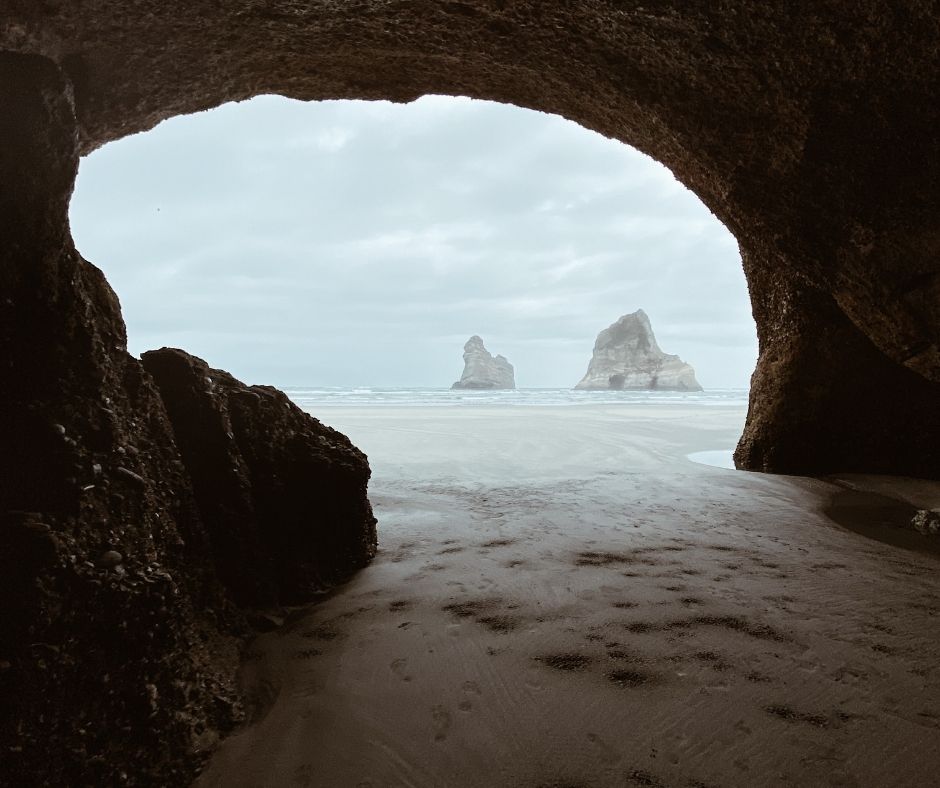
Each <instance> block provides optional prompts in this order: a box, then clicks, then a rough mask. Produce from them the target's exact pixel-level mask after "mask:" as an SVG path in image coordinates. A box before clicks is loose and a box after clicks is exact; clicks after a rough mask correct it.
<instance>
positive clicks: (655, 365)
mask: <svg viewBox="0 0 940 788" xmlns="http://www.w3.org/2000/svg"><path fill="white" fill-rule="evenodd" d="M575 388H576V389H618V390H619V389H627V390H638V389H639V390H650V391H701V390H702V387H701V386H700V385H699V384H698V381H697V380H696V379H695V370H694V369H692V367H690V366H689V365H688V364H686V363H685V362H683V361H682V360H681V359H680V358H679V357H678V356H671V355H669V354H668V353H663V351H662V350H660V348H659V345H658V344H656V337H655V336H653V329H652V326H650V321H649V318H648V317H647V316H646V312H644V311H643V310H642V309H638V310H637V311H636V312H634V313H633V314H629V315H624V316H623V317H621V318H620V319H619V320H618V321H617V322H616V323H614V324H613V325H611V326H608V327H607V328H605V329H604V330H603V331H601V333H600V334H598V335H597V341H596V342H595V343H594V355H593V356H592V357H591V363H590V364H589V365H588V371H587V373H585V375H584V377H583V378H582V379H581V382H580V383H578V385H577V386H575Z"/></svg>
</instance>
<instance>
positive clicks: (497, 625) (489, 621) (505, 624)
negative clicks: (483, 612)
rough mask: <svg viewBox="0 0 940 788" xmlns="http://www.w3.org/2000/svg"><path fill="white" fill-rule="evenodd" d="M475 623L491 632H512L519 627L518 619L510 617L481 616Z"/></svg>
mask: <svg viewBox="0 0 940 788" xmlns="http://www.w3.org/2000/svg"><path fill="white" fill-rule="evenodd" d="M476 621H477V623H478V624H483V626H485V627H487V628H488V629H491V630H493V632H512V631H513V630H514V629H517V628H518V626H519V619H517V618H513V617H512V616H481V617H480V618H478V619H476Z"/></svg>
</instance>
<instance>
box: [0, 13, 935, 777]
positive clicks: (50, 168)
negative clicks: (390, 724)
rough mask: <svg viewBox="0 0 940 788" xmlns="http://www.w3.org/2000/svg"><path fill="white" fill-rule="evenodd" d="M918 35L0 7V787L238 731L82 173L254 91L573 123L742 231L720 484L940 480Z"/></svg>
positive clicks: (568, 16) (889, 23)
mask: <svg viewBox="0 0 940 788" xmlns="http://www.w3.org/2000/svg"><path fill="white" fill-rule="evenodd" d="M938 40H940V14H938V13H937V3H936V2H935V0H911V1H910V2H905V3H892V2H887V0H859V1H858V2H856V3H853V4H847V3H844V2H837V1H836V0H820V2H817V3H813V4H811V5H809V4H799V3H772V4H755V3H753V2H745V0H723V2H716V3H688V2H685V1H684V0H658V1H657V2H655V3H644V4H632V3H623V2H613V1H612V0H598V2H594V3H591V4H582V3H564V2H534V0H519V2H512V3H509V2H505V0H460V1H458V2H446V3H404V2H400V3H364V2H357V3H321V2H309V3H297V2H295V1H294V0H270V2H257V0H232V2H226V3H219V2H215V1H213V2H210V0H186V2H183V0H166V2H163V3H139V2H129V3H122V4H121V5H120V9H119V10H116V9H115V4H114V3H111V2H105V0H85V1H84V2H80V3H76V2H71V1H70V0H42V1H41V2H37V1H36V0H8V2H5V3H3V4H2V7H0V107H2V111H0V240H2V245H0V370H2V374H3V377H2V380H0V515H2V517H0V545H2V550H0V555H3V556H4V558H3V559H2V560H3V567H2V568H3V570H4V571H3V573H2V582H3V586H2V589H0V697H2V698H3V703H2V704H0V709H2V710H0V748H2V750H0V782H3V783H5V784H10V785H17V786H28V785H33V784H36V783H37V782H39V783H43V784H47V785H121V784H125V783H138V784H149V785H154V784H157V785H181V784H185V783H186V780H187V778H188V776H189V775H190V774H191V773H192V769H193V766H194V763H195V762H196V760H197V757H196V755H195V753H197V751H198V750H199V748H201V747H205V746H207V745H208V744H209V743H211V741H212V738H213V736H214V735H215V732H216V731H218V730H222V729H224V728H225V727H226V726H228V725H230V724H231V720H232V717H233V711H232V705H231V701H230V697H231V696H230V694H229V691H228V685H227V682H228V678H227V677H228V676H230V675H231V674H230V672H229V670H230V667H231V651H230V646H231V642H232V641H231V640H228V639H226V638H225V637H222V636H220V635H219V633H220V632H225V631H231V630H232V629H233V628H234V629H237V627H238V620H239V615H238V614H237V612H235V611H234V610H233V609H232V608H231V605H230V604H229V603H228V601H227V596H226V593H225V590H224V588H223V587H222V586H221V584H220V583H219V582H218V579H217V577H216V572H215V562H214V560H213V559H212V555H211V551H210V542H211V540H210V538H209V535H208V534H207V531H206V529H205V528H204V527H203V525H202V522H201V519H200V515H199V512H198V511H197V507H196V505H195V499H194V497H193V494H192V488H191V486H190V483H189V478H188V473H187V472H186V469H185V468H184V467H183V465H182V464H181V463H180V461H179V454H178V452H177V449H176V446H175V443H174V439H173V434H172V430H171V428H170V425H169V422H168V420H167V416H166V411H165V409H164V406H163V403H162V401H161V399H160V397H159V395H158V393H157V391H156V389H155V387H154V385H153V383H152V381H151V379H150V377H149V375H147V374H146V372H145V371H144V370H143V369H142V367H141V365H140V364H139V363H138V362H137V361H135V360H134V359H133V358H131V357H129V356H128V355H127V353H126V351H125V344H124V327H123V323H122V321H121V316H120V309H119V306H118V302H117V299H116V298H115V296H114V294H113V293H112V292H111V290H110V288H109V287H108V286H107V283H106V282H105V281H104V279H103V278H102V276H101V274H100V272H98V271H97V269H95V268H94V267H93V266H92V265H90V264H89V263H87V262H85V261H84V260H82V259H81V257H80V256H79V255H78V254H77V253H76V251H75V249H74V246H73V244H72V241H71V237H70V234H69V228H68V214H67V208H68V200H69V197H70V194H71V188H72V182H73V180H74V177H75V171H76V165H77V156H78V153H79V152H87V151H90V150H92V149H94V148H95V147H97V146H99V145H102V144H104V143H106V142H108V141H109V140H113V139H117V138H119V137H122V136H124V135H127V134H130V133H133V132H136V131H141V130H144V129H147V128H150V127H152V126H153V125H154V124H156V123H157V122H159V121H160V120H161V119H163V118H167V117H170V116H172V115H176V114H179V113H182V112H192V111H196V110H201V109H205V108H208V107H211V106H215V105H217V104H220V103H222V102H224V101H230V100H235V99H244V98H247V97H249V96H252V95H257V94H261V93H280V94H283V95H287V96H293V97H296V98H302V99H322V98H367V99H392V100H398V101H404V100H410V99H413V98H415V97H417V96H420V95H422V94H424V93H445V94H447V93H450V94H464V95H469V96H474V97H478V98H486V99H494V100H498V101H508V102H512V103H515V104H518V105H520V106H524V107H531V108H535V109H541V110H545V111H548V112H555V113H558V114H561V115H564V116H566V117H568V118H571V119H573V120H575V121H577V122H579V123H581V124H582V125H584V126H586V127H587V128H590V129H594V130H596V131H598V132H601V133H603V134H606V135H608V136H610V137H615V138H617V139H619V140H622V141H624V142H626V143H629V144H631V145H634V146H636V147H637V148H639V149H640V150H642V151H644V152H645V153H647V154H649V155H651V156H653V157H654V158H656V159H658V160H659V161H661V162H663V163H665V164H666V165H667V166H668V167H669V168H670V169H671V170H672V171H673V172H674V173H675V175H676V176H677V177H678V178H679V179H680V180H681V181H682V182H683V183H685V184H686V185H687V186H689V188H691V189H692V190H693V191H695V192H696V194H698V195H699V197H700V198H701V199H702V200H703V202H704V203H705V204H706V205H707V206H708V207H709V208H710V209H711V210H712V212H713V213H714V214H715V215H716V216H717V217H718V218H719V219H720V220H721V221H723V222H724V223H725V224H726V225H727V226H728V228H729V229H730V230H731V231H732V232H733V233H734V235H735V237H736V238H737V240H738V242H739V244H740V248H741V253H742V257H743V260H744V268H745V273H746V274H747V278H748V283H749V287H750V291H751V298H752V303H753V308H754V317H755V320H756V322H757V330H758V336H759V339H760V358H759V361H758V366H757V370H756V371H755V374H754V378H753V385H752V392H751V407H750V411H749V414H748V422H747V426H746V429H745V433H744V436H743V437H742V439H741V443H740V445H739V447H738V451H737V453H736V461H737V462H738V464H739V465H740V466H742V467H748V468H755V469H763V470H771V471H786V472H827V471H849V470H856V471H883V472H889V473H890V472H894V473H907V474H912V475H924V476H933V477H938V476H940V440H938V436H940V408H937V402H938V401H940V253H938V249H940V241H938V237H940V235H938V232H937V210H936V207H937V205H938V204H940V135H938V134H937V133H936V129H937V128H938V127H940V102H937V101H936V100H935V94H936V85H937V83H938V79H940V61H938V59H937V58H936V46H937V43H936V42H937V41H938ZM76 113H77V116H76ZM254 505H255V506H257V505H258V504H257V502H255V503H254ZM113 553H119V554H120V556H121V560H120V562H117V560H116V558H115V556H114V555H113ZM106 556H107V557H106ZM226 644H228V645H226ZM227 649H229V651H228V653H229V657H225V656H224V654H225V653H226V650H227ZM115 667H116V668H117V669H115ZM40 721H41V722H40ZM50 753H51V754H52V756H53V757H49V754H50ZM37 775H41V777H37Z"/></svg>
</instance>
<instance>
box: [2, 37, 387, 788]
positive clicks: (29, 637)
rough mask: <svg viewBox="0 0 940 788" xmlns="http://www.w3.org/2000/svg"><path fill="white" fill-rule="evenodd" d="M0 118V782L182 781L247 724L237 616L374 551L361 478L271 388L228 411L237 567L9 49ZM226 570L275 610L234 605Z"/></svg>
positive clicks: (67, 137)
mask: <svg viewBox="0 0 940 788" xmlns="http://www.w3.org/2000/svg"><path fill="white" fill-rule="evenodd" d="M0 108H2V111H0V140H2V143H3V144H2V145H0V184H2V188H0V244H2V246H0V370H2V377H0V699H2V702H0V785H10V786H18V787H20V786H22V787H23V788H27V787H28V786H50V785H62V786H66V785H67V786H103V785H108V786H112V785H114V786H118V785H147V786H150V785H186V784H188V783H189V782H190V780H191V778H192V776H193V774H194V773H195V771H196V770H197V769H198V767H199V765H200V764H201V762H202V760H203V758H204V757H205V755H206V754H207V753H208V752H209V751H210V750H211V749H212V747H213V746H214V745H215V743H216V742H217V741H218V739H219V737H220V736H221V735H222V734H224V733H225V732H227V731H228V730H230V729H231V728H232V727H233V726H234V725H235V724H236V723H237V722H238V721H239V720H240V719H241V716H242V712H241V707H240V702H239V699H238V696H237V693H236V691H235V688H234V686H233V685H234V679H235V673H236V667H237V664H238V655H239V650H240V647H241V639H242V638H243V637H245V636H248V635H249V634H250V629H249V627H248V626H247V621H246V611H245V610H244V609H243V608H244V607H245V606H254V605H263V604H269V605H280V604H284V603H294V602H303V601H309V600H310V599H312V598H313V597H314V595H315V594H316V593H318V592H321V591H323V590H325V589H327V588H329V587H330V586H331V585H332V584H335V583H337V582H340V581H342V580H343V579H345V578H346V577H348V576H349V574H350V573H351V572H353V571H354V570H355V569H356V568H358V567H361V566H363V565H364V564H365V563H367V562H368V561H369V560H370V559H371V557H372V556H373V555H374V552H375V519H374V518H373V517H372V512H371V508H370V506H369V502H368V499H367V498H366V484H367V482H368V478H369V467H368V462H367V460H366V458H365V456H364V455H363V454H362V453H361V452H359V451H358V450H357V449H355V447H353V446H352V444H351V443H349V441H348V440H347V439H345V438H344V437H343V436H339V435H338V434H335V435H334V434H333V433H332V431H331V430H328V428H325V427H322V425H319V423H318V422H316V420H315V419H313V418H312V417H310V416H308V415H307V414H305V413H303V412H301V411H300V410H299V409H298V408H296V407H295V406H293V405H292V404H291V403H289V401H288V400H287V398H286V396H285V395H283V394H281V393H280V392H277V391H275V390H273V389H265V390H264V393H265V398H266V399H265V403H264V406H263V407H258V406H257V405H255V404H253V403H249V404H247V405H237V406H236V405H233V406H232V407H231V408H230V410H231V412H232V414H233V419H232V429H233V430H234V432H235V434H237V435H238V439H239V452H240V456H242V457H246V458H249V457H250V458H251V459H250V460H248V461H247V463H246V464H247V466H248V468H249V471H250V473H249V474H248V476H247V477H246V478H245V479H244V480H243V481H244V483H245V485H246V497H247V499H248V500H250V501H254V502H256V506H255V510H253V511H249V512H239V513H238V514H240V515H242V517H241V520H239V522H238V524H239V525H240V527H241V531H240V532H239V534H238V536H239V537H242V538H243V539H244V541H245V542H247V543H249V544H250V545H251V547H252V548H253V551H252V552H245V551H241V552H239V549H238V548H239V547H241V546H242V545H236V544H235V542H236V538H235V534H233V533H231V532H230V531H229V530H228V527H229V526H231V525H233V524H234V523H233V522H230V521H226V520H225V519H224V517H219V515H218V512H219V508H220V507H219V506H215V508H214V509H213V507H212V505H211V501H209V499H211V493H213V492H220V494H221V493H225V492H226V491H224V490H223V491H213V490H210V491H209V492H210V495H209V496H207V495H206V494H205V492H206V491H205V489H204V487H202V486H200V485H198V484H197V485H196V486H195V487H194V484H193V482H194V480H195V481H198V482H200V483H201V482H203V481H204V478H203V477H198V475H195V474H194V473H193V471H194V469H196V468H197V466H198V465H199V462H200V458H201V455H200V451H199V449H200V447H196V448H195V449H193V447H188V448H189V449H190V451H188V452H182V453H181V452H180V450H179V447H178V444H177V442H176V431H175V430H176V426H177V425H175V424H174V423H173V420H172V419H171V418H170V417H169V415H168V410H167V407H166V401H165V400H164V398H163V396H161V391H160V389H159V388H158V386H157V385H155V383H154V380H153V378H152V377H151V375H150V374H149V373H148V372H147V370H146V369H145V367H144V365H143V364H142V363H141V361H139V360H137V359H135V358H133V357H132V356H130V355H129V354H128V353H127V350H126V336H125V328H124V323H123V321H122V319H121V311H120V305H119V303H118V299H117V297H116V296H115V294H114V293H113V291H112V290H111V288H110V287H109V286H108V283H107V282H106V281H105V278H104V276H103V275H102V274H101V272H100V271H99V270H98V269H97V268H95V267H94V266H93V265H91V264H90V263H88V262H87V261H85V260H84V259H82V257H81V256H80V255H79V254H78V252H77V251H76V250H75V248H74V246H73V244H72V241H71V238H70V235H69V229H68V213H67V212H68V201H69V197H70V195H71V191H72V183H73V181H74V178H75V174H76V171H77V166H78V156H79V152H78V133H77V122H76V117H75V112H74V103H73V92H72V86H71V84H70V82H69V80H68V79H67V78H66V77H65V75H64V74H63V73H62V71H61V70H60V69H59V68H58V67H57V66H56V65H55V64H54V63H53V62H52V61H50V60H48V59H47V58H44V57H41V56H34V55H21V54H11V53H0ZM203 366H205V365H203ZM212 372H213V374H215V375H216V376H217V377H218V378H220V379H222V378H224V377H226V376H225V373H223V372H220V371H217V370H213V371H212ZM231 380H232V381H233V384H232V385H233V386H235V384H237V383H238V382H237V381H234V379H231ZM247 393H248V396H249V397H252V398H254V397H255V396H259V395H257V394H256V393H255V392H254V391H253V390H248V392H247ZM236 395H237V392H235V391H234V390H233V391H232V392H231V396H232V397H236ZM190 404H191V403H190ZM197 415H201V414H197ZM210 415H212V414H210ZM216 415H217V414H216ZM202 448H205V447H202ZM256 458H260V459H256ZM212 459H216V458H215V457H210V460H212ZM187 461H188V462H187ZM272 479H274V480H282V481H284V482H286V483H285V484H282V485H281V486H278V485H277V484H276V483H274V482H272ZM324 485H330V487H331V489H332V491H333V492H334V493H335V495H336V498H339V499H341V500H336V498H330V497H329V496H325V495H323V494H322V490H323V486H324ZM299 490H300V491H307V492H309V491H311V490H318V491H320V492H321V495H320V497H319V498H317V497H314V496H311V495H309V494H308V495H307V496H306V497H304V496H303V495H302V494H300V493H299V492H298V491H299ZM197 493H199V494H198V495H197ZM278 495H283V496H284V499H283V500H282V501H280V504H281V505H282V506H283V507H284V508H285V509H286V511H284V512H281V513H280V515H281V516H280V519H276V518H274V517H273V516H272V510H273V509H274V508H275V507H274V506H273V505H272V504H271V502H270V500H269V499H270V498H271V497H272V496H278ZM207 501H208V502H207ZM216 503H217V502H216ZM235 503H237V501H235ZM213 516H214V517H215V519H211V518H212V517H213ZM288 516H289V517H288ZM287 541H291V542H293V543H294V547H295V549H294V550H292V551H289V550H287V548H286V545H285V542H287ZM233 545H234V546H233ZM269 555H270V556H271V557H272V560H271V561H265V560H264V559H265V557H266V556H269ZM233 556H234V558H233ZM225 559H228V560H229V562H228V563H226V562H225ZM255 559H257V561H255ZM237 561H243V562H247V568H246V569H245V571H244V574H245V576H246V577H250V578H252V579H254V580H255V581H256V582H257V584H258V585H260V586H261V587H263V588H265V589H266V593H265V594H263V595H256V596H254V597H251V596H249V597H247V598H246V597H245V596H242V595H240V594H238V593H236V591H235V589H234V588H233V587H232V584H231V583H230V582H229V581H230V580H231V578H232V576H233V575H235V574H237V573H238V570H239V566H238V564H237ZM223 569H225V571H223Z"/></svg>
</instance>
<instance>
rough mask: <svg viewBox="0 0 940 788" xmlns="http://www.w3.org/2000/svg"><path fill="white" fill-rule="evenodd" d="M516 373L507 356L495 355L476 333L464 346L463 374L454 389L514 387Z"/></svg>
mask: <svg viewBox="0 0 940 788" xmlns="http://www.w3.org/2000/svg"><path fill="white" fill-rule="evenodd" d="M515 387H516V378H515V373H514V371H513V368H512V364H510V363H509V361H507V360H506V358H505V356H495V357H494V356H493V355H491V354H490V352H489V351H488V350H487V349H486V347H485V346H484V345H483V340H482V339H480V337H478V336H476V335H474V336H472V337H470V339H468V340H467V343H466V344H465V345H464V346H463V374H462V375H461V376H460V380H458V381H457V382H456V383H454V385H453V386H451V388H452V389H514V388H515Z"/></svg>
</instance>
